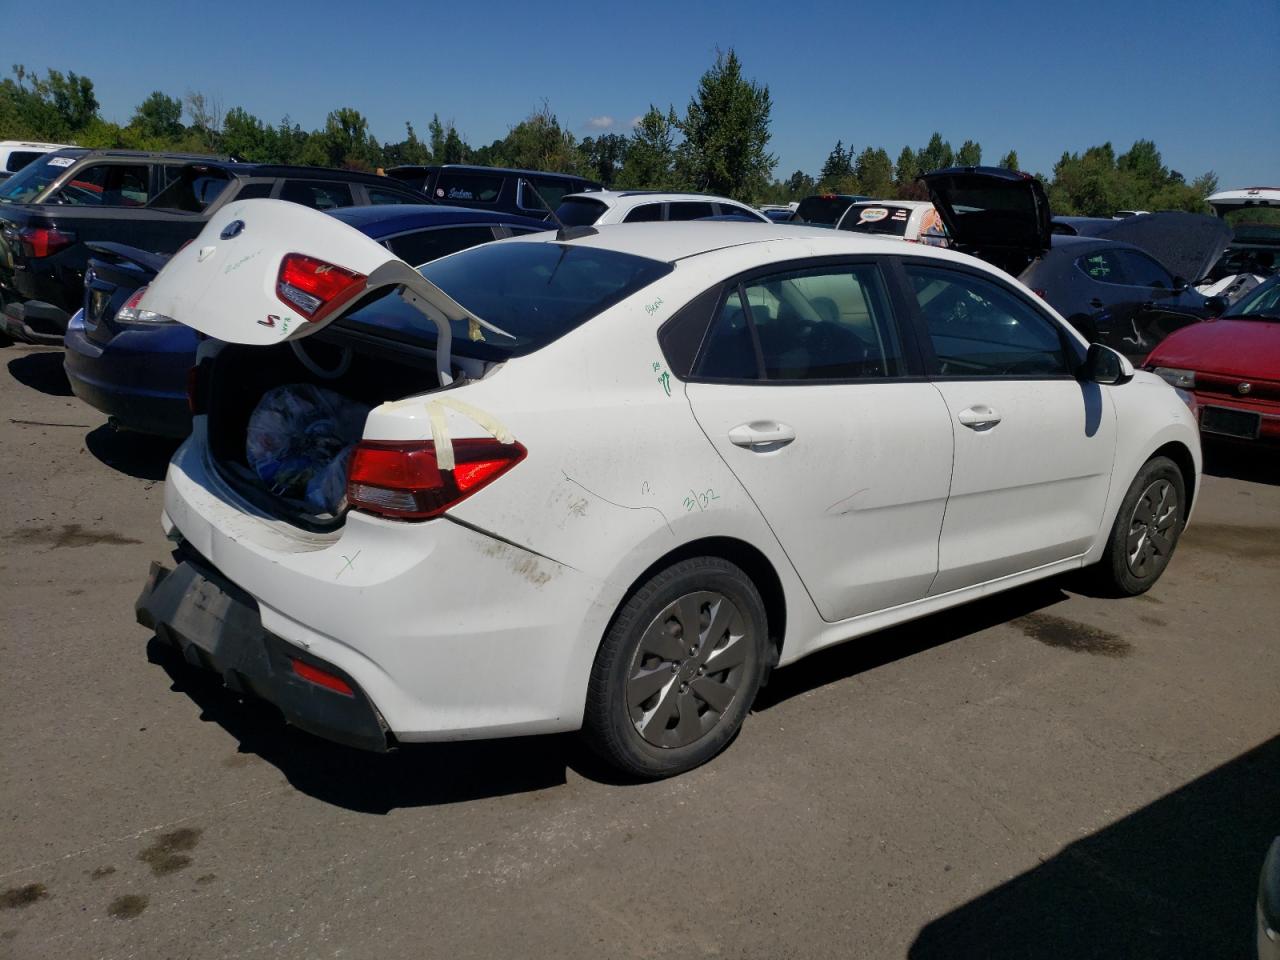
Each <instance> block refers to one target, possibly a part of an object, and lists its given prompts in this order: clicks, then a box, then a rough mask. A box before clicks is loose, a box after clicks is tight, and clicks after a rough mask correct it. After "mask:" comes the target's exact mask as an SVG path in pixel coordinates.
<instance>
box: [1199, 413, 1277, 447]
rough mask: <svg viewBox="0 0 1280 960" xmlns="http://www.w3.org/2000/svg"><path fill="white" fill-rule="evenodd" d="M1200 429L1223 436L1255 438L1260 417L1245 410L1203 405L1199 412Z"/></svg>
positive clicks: (1260, 425) (1260, 427) (1258, 430)
mask: <svg viewBox="0 0 1280 960" xmlns="http://www.w3.org/2000/svg"><path fill="white" fill-rule="evenodd" d="M1200 429H1201V430H1203V431H1204V432H1205V433H1216V434H1219V435H1220V436H1224V437H1238V438H1241V439H1244V440H1257V439H1258V433H1259V432H1260V430H1261V429H1262V417H1261V416H1259V415H1258V414H1256V413H1250V412H1249V411H1247V410H1232V409H1231V408H1230V407H1203V408H1201V412H1200Z"/></svg>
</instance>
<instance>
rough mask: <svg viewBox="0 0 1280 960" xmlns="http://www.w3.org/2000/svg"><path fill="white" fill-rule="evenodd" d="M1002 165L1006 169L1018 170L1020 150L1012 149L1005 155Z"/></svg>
mask: <svg viewBox="0 0 1280 960" xmlns="http://www.w3.org/2000/svg"><path fill="white" fill-rule="evenodd" d="M1000 166H1002V167H1004V168H1005V169H1006V170H1017V169H1019V167H1018V151H1017V150H1010V151H1009V152H1008V153H1006V154H1005V155H1004V159H1003V160H1001V161H1000Z"/></svg>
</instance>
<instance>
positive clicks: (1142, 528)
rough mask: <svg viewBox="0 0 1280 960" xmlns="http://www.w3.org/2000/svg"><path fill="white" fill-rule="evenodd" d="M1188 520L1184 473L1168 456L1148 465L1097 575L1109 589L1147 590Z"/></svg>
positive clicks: (1122, 509)
mask: <svg viewBox="0 0 1280 960" xmlns="http://www.w3.org/2000/svg"><path fill="white" fill-rule="evenodd" d="M1185 523H1186V490H1185V486H1184V484H1183V480H1182V471H1180V470H1179V469H1178V467H1177V465H1176V464H1175V463H1174V462H1173V461H1172V460H1170V459H1168V458H1167V457H1153V458H1152V459H1150V460H1148V461H1147V462H1146V463H1145V464H1143V466H1142V469H1141V470H1139V471H1138V475H1137V476H1136V477H1134V479H1133V483H1132V484H1130V485H1129V490H1128V492H1127V493H1126V494H1125V497H1124V501H1123V502H1122V503H1121V504H1120V511H1119V512H1118V513H1117V514H1116V520H1115V523H1114V524H1113V525H1112V527H1111V535H1110V537H1109V539H1108V540H1107V547H1106V551H1105V552H1104V553H1103V555H1102V560H1101V562H1100V563H1099V564H1098V571H1097V572H1098V576H1099V578H1100V580H1101V581H1102V585H1103V586H1104V587H1105V588H1106V589H1108V591H1109V592H1113V593H1117V594H1120V595H1121V596H1136V595H1137V594H1140V593H1146V592H1147V591H1148V590H1150V589H1151V587H1152V586H1153V585H1154V584H1155V582H1156V581H1157V580H1159V579H1160V575H1161V574H1162V573H1164V571H1165V567H1167V566H1168V565H1169V560H1170V559H1171V558H1172V557H1173V551H1174V548H1175V547H1177V545H1178V538H1179V537H1180V536H1182V528H1183V526H1184V524H1185Z"/></svg>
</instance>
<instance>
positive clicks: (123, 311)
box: [116, 287, 176, 323]
mask: <svg viewBox="0 0 1280 960" xmlns="http://www.w3.org/2000/svg"><path fill="white" fill-rule="evenodd" d="M146 292H147V288H146V287H139V288H138V289H137V290H135V291H133V293H131V294H130V295H129V299H128V300H126V301H125V302H124V305H123V306H122V307H121V308H120V309H119V310H117V311H116V323H175V322H176V321H175V320H174V319H173V318H172V317H166V316H165V315H164V314H163V313H156V312H155V311H154V310H139V309H138V304H139V303H140V302H141V301H142V295H143V294H144V293H146Z"/></svg>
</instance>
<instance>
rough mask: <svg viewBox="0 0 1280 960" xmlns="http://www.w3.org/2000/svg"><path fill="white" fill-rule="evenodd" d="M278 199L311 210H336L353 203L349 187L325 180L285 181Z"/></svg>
mask: <svg viewBox="0 0 1280 960" xmlns="http://www.w3.org/2000/svg"><path fill="white" fill-rule="evenodd" d="M280 199H281V200H288V201H289V202H290V203H300V204H302V205H303V206H304V207H310V208H311V209H313V210H337V209H338V208H339V207H349V206H351V205H352V203H353V202H354V201H353V200H352V199H351V187H350V186H348V185H347V184H345V183H339V182H337V181H327V180H286V181H285V182H284V186H283V187H282V188H281V189H280Z"/></svg>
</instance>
